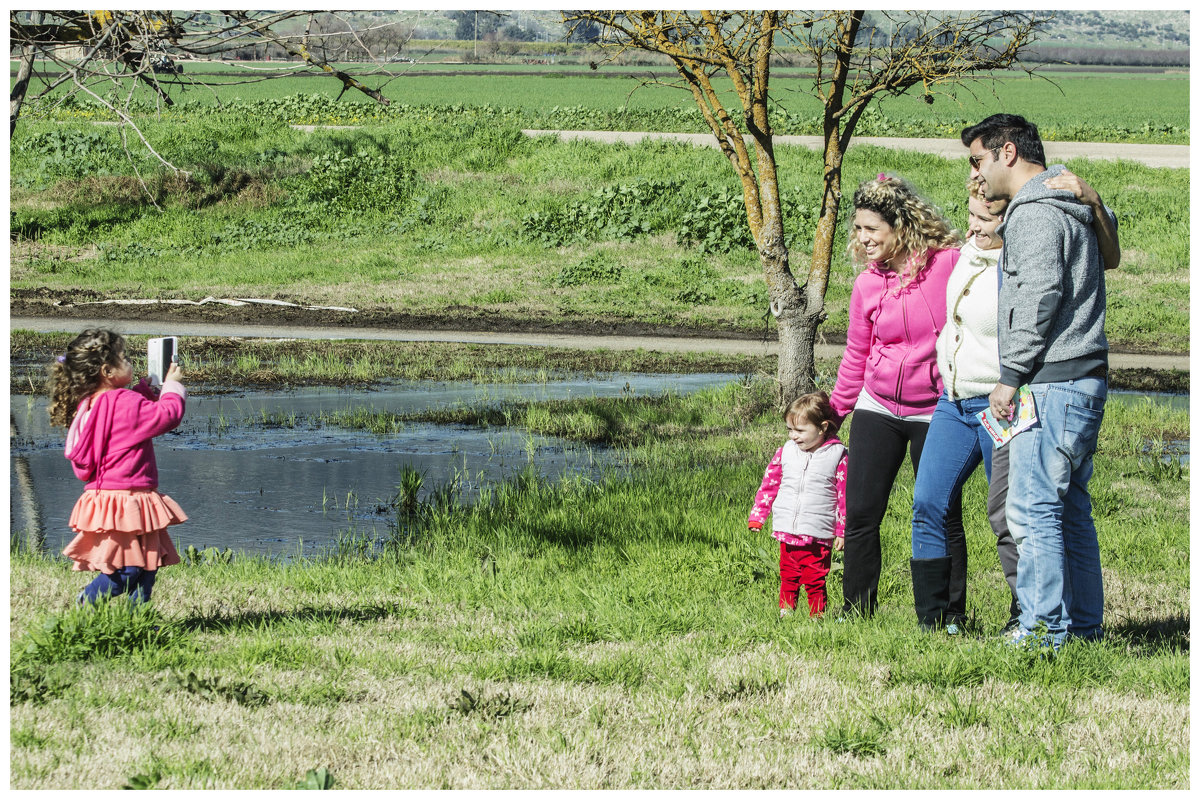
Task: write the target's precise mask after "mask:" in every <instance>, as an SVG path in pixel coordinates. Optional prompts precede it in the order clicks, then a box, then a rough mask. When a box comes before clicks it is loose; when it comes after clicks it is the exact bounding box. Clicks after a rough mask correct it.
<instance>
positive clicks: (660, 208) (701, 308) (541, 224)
mask: <svg viewBox="0 0 1200 800" xmlns="http://www.w3.org/2000/svg"><path fill="white" fill-rule="evenodd" d="M146 131H147V135H148V136H149V137H150V138H151V139H152V141H154V142H155V143H156V146H157V147H158V148H159V151H160V152H161V153H162V155H163V156H164V157H166V158H169V159H171V160H172V161H174V162H175V163H177V164H179V165H181V166H183V167H185V168H187V169H189V170H191V175H190V177H186V178H185V177H182V176H177V175H168V174H164V173H162V171H161V165H158V164H157V162H154V161H153V160H152V159H151V158H150V157H149V156H144V154H143V156H138V157H137V159H138V160H141V162H142V163H140V164H139V165H138V168H139V170H140V174H141V175H142V176H144V177H145V179H146V184H145V186H144V187H143V185H142V183H141V182H140V181H139V179H138V178H137V177H136V176H135V175H134V174H133V169H132V167H131V166H130V164H129V162H128V160H127V157H126V155H125V151H124V149H123V147H122V145H121V142H120V134H119V132H118V131H117V130H115V129H113V128H102V127H97V126H91V125H86V124H78V123H72V124H66V123H62V124H60V123H49V122H41V123H38V122H29V123H28V124H22V126H21V127H20V128H18V130H17V132H16V134H15V135H14V138H13V144H12V159H11V161H12V171H11V177H10V187H11V212H10V216H11V222H12V229H13V232H14V237H15V238H14V241H13V244H12V247H11V250H10V285H11V287H12V289H13V290H14V291H23V290H36V289H39V288H41V287H46V288H48V289H51V290H57V291H63V292H67V293H69V294H70V296H71V297H72V298H73V299H74V300H75V301H86V300H91V299H103V298H108V297H154V298H163V299H168V298H184V299H191V300H198V299H201V298H203V297H206V296H210V295H211V296H214V297H239V296H240V297H265V298H276V299H283V300H291V301H296V302H300V303H303V304H317V305H330V304H333V305H339V306H353V307H355V308H360V309H369V310H381V309H382V310H385V311H392V312H403V313H407V314H414V315H425V316H429V315H434V316H439V317H452V318H454V319H457V320H459V321H460V322H461V324H463V325H465V326H472V325H482V326H485V327H489V326H491V325H493V324H494V323H495V321H496V320H515V321H517V322H520V323H525V324H534V325H559V326H569V325H572V324H576V325H580V324H587V325H597V326H603V325H610V324H648V325H660V326H672V327H676V328H684V329H693V330H733V331H741V332H753V333H758V332H761V331H763V330H764V329H769V326H770V325H771V322H770V317H769V314H767V309H766V305H767V303H766V287H765V284H764V282H763V278H762V271H761V266H760V265H759V263H758V258H757V255H756V252H755V250H754V248H753V246H752V243H751V240H750V237H749V232H748V229H747V227H746V222H745V212H744V209H743V207H742V200H741V194H740V190H739V189H738V187H737V186H736V184H735V182H734V181H733V179H732V176H731V174H730V171H729V169H728V165H727V164H725V163H723V161H722V156H721V155H720V154H719V153H718V152H716V151H715V150H711V149H707V148H693V147H691V146H689V145H682V144H673V143H668V142H644V143H641V144H638V145H636V146H627V145H602V144H596V143H589V142H559V141H557V140H553V139H549V138H539V139H529V138H527V137H524V136H522V135H521V134H520V132H519V130H518V129H516V128H515V127H506V126H502V125H496V124H494V123H493V122H492V121H491V120H488V119H486V118H484V117H473V118H471V119H469V120H466V121H463V122H454V121H447V120H444V119H442V118H440V117H439V116H437V115H436V114H432V113H431V114H429V115H426V117H422V118H421V119H419V120H400V121H394V122H392V121H390V122H388V123H386V124H380V125H377V126H373V127H370V128H366V129H362V130H355V131H337V130H325V131H318V132H314V133H311V134H306V133H302V132H300V131H296V130H294V129H292V128H290V127H288V126H287V125H286V124H285V123H284V122H282V121H278V120H275V119H270V118H264V117H253V116H248V117H247V116H238V115H232V114H231V115H226V116H221V115H204V116H200V117H195V118H191V119H187V120H186V121H180V120H174V119H169V118H168V119H163V120H161V121H157V122H148V123H147V126H146ZM777 156H778V159H779V162H780V174H781V181H782V194H783V203H784V208H785V221H786V228H787V234H788V239H789V246H790V248H791V261H792V263H793V265H794V266H795V268H796V269H797V270H798V271H802V270H804V269H805V265H806V261H807V259H808V258H809V257H810V250H811V246H812V244H811V243H812V237H813V234H814V231H815V224H816V213H817V208H818V203H819V187H820V185H821V183H820V175H821V170H822V167H821V160H820V156H819V154H818V153H815V152H813V151H809V150H806V149H804V148H790V147H780V148H779V150H778V152H777ZM964 156H965V150H964ZM1068 166H1070V167H1071V168H1072V169H1073V170H1075V171H1076V172H1078V173H1079V174H1081V175H1082V176H1084V177H1085V178H1086V179H1087V180H1088V181H1089V182H1091V183H1092V184H1093V185H1094V186H1095V187H1096V188H1097V189H1098V190H1099V191H1100V193H1101V194H1102V195H1103V197H1104V198H1105V200H1106V201H1107V202H1108V203H1109V204H1110V205H1111V207H1112V208H1113V209H1114V210H1115V211H1116V213H1117V216H1118V218H1119V220H1120V226H1121V245H1122V250H1123V258H1122V263H1121V266H1120V268H1119V269H1118V270H1116V271H1115V272H1112V273H1109V274H1108V275H1107V276H1106V281H1107V288H1108V323H1107V331H1108V336H1109V339H1110V341H1111V342H1112V343H1113V344H1114V345H1123V346H1132V347H1145V348H1149V349H1153V350H1166V351H1185V350H1186V349H1187V347H1188V331H1189V297H1188V280H1187V264H1188V263H1189V242H1190V234H1189V230H1188V224H1187V218H1186V209H1187V208H1188V199H1187V198H1188V194H1187V193H1188V184H1189V177H1190V172H1189V171H1188V170H1171V169H1154V168H1148V167H1142V166H1139V165H1136V164H1132V163H1129V162H1116V163H1114V162H1101V161H1089V160H1078V161H1072V162H1071V163H1070V164H1068ZM880 171H887V172H892V173H896V174H900V175H903V176H905V177H908V178H910V179H911V180H913V181H914V183H915V184H916V185H917V186H918V187H919V188H920V189H921V190H922V191H923V192H924V193H925V194H927V195H928V196H929V198H930V199H931V200H932V201H934V202H935V203H936V204H938V205H939V206H940V207H941V208H942V209H943V211H944V212H945V213H946V214H947V215H948V216H949V218H950V219H951V220H953V221H954V222H955V223H956V224H957V225H958V226H959V227H963V228H965V226H966V208H965V201H964V197H965V194H964V193H965V189H964V188H963V182H964V178H965V175H966V172H967V167H966V161H965V158H963V159H952V160H947V159H943V158H940V157H936V156H930V155H925V154H919V153H906V152H899V151H894V150H888V149H882V148H873V147H867V146H854V147H852V148H851V149H850V151H849V153H848V155H847V158H846V161H845V176H844V182H845V185H846V186H848V187H853V186H855V185H856V184H857V183H858V182H859V181H861V180H863V179H865V178H867V177H871V176H873V175H875V174H877V173H878V172H880ZM850 196H851V193H850V192H847V193H846V202H847V203H848V202H849V198H850ZM846 212H847V210H846V209H844V210H843V215H842V219H843V221H845V220H846V219H847V218H848V217H847V214H846ZM845 235H846V233H845V226H842V230H841V231H840V232H839V233H838V239H837V242H836V243H835V252H837V253H840V252H842V249H843V247H844V244H845ZM854 274H855V273H854V270H853V269H852V268H851V267H850V265H849V264H848V263H847V262H846V261H845V259H844V258H843V257H841V256H836V257H835V260H834V264H833V268H832V271H831V275H830V280H829V289H828V294H827V297H826V305H827V310H828V315H829V318H828V320H827V321H826V322H825V323H824V328H823V329H824V330H825V331H826V332H828V333H830V334H831V335H836V334H837V333H839V332H842V331H844V330H845V325H846V313H847V305H848V300H849V293H850V287H851V285H852V282H853V278H854Z"/></svg>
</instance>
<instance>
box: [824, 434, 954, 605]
mask: <svg viewBox="0 0 1200 800" xmlns="http://www.w3.org/2000/svg"><path fill="white" fill-rule="evenodd" d="M928 430H929V423H928V422H917V421H911V420H902V419H896V418H895V417H891V416H888V415H886V414H878V413H875V412H873V411H855V412H854V424H853V426H852V429H851V431H850V448H849V449H850V457H849V459H848V464H847V470H846V549H845V553H844V556H845V568H844V571H843V572H842V596H843V597H844V598H845V604H844V605H843V607H842V611H843V613H860V614H864V615H870V614H872V613H874V611H875V606H876V605H877V603H878V594H879V574H880V571H881V569H882V554H881V551H882V548H881V546H880V541H879V526H880V523H882V522H883V515H884V514H885V513H886V512H887V506H888V497H889V496H890V495H891V493H892V484H894V483H895V481H896V474H897V473H898V472H899V471H900V465H901V464H903V463H904V451H905V450H906V449H907V450H908V451H909V457H910V458H911V459H912V465H913V472H914V473H915V472H916V471H917V466H918V464H920V462H921V450H922V448H923V447H924V446H925V433H926V432H927V431H928ZM930 456H931V457H936V454H933V453H931V454H930ZM910 506H911V501H910ZM907 511H908V512H909V521H910V522H911V519H912V517H911V508H909V509H907ZM946 545H947V548H948V550H949V553H950V605H949V607H948V609H947V621H955V622H957V621H964V620H965V618H966V608H965V605H966V588H967V587H966V584H967V541H966V535H965V533H964V531H963V522H962V493H961V492H960V493H959V494H958V495H957V496H956V497H955V498H954V499H953V500H952V501H951V503H950V507H949V509H948V510H947V512H946Z"/></svg>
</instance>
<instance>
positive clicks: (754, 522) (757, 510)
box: [746, 447, 783, 530]
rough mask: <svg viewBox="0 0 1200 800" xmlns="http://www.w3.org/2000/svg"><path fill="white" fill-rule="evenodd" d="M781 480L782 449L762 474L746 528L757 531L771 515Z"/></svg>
mask: <svg viewBox="0 0 1200 800" xmlns="http://www.w3.org/2000/svg"><path fill="white" fill-rule="evenodd" d="M782 479H783V448H782V447H781V448H779V449H778V450H776V451H775V457H774V458H772V459H771V463H770V464H768V465H767V471H766V472H765V473H764V474H763V479H762V486H760V487H758V494H756V495H754V507H753V508H751V509H750V519H749V520H748V521H747V523H746V524H747V526H748V527H750V528H752V529H754V530H759V529H760V528H762V526H763V525H764V524H765V523H766V521H767V516H768V515H769V514H770V513H771V506H772V505H773V504H774V503H775V496H776V495H777V494H779V482H780V481H781V480H782Z"/></svg>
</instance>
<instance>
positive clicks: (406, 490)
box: [396, 464, 425, 514]
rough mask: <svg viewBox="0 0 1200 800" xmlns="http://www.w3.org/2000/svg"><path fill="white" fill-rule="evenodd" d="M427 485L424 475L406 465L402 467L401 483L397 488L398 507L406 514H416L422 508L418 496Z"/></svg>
mask: <svg viewBox="0 0 1200 800" xmlns="http://www.w3.org/2000/svg"><path fill="white" fill-rule="evenodd" d="M424 484H425V475H424V473H421V472H417V471H416V470H415V469H414V468H413V467H411V466H409V465H408V464H404V465H402V466H401V467H400V483H399V484H397V486H396V492H397V494H396V505H397V508H398V509H399V510H400V511H401V512H403V513H405V514H415V513H416V512H417V511H418V509H419V508H420V500H419V499H418V495H419V494H420V493H421V487H422V486H423V485H424Z"/></svg>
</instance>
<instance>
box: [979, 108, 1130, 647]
mask: <svg viewBox="0 0 1200 800" xmlns="http://www.w3.org/2000/svg"><path fill="white" fill-rule="evenodd" d="M962 142H963V144H965V145H966V146H967V147H968V148H970V151H971V155H970V158H969V160H970V163H971V177H972V179H976V180H979V181H980V183H981V185H982V188H983V192H984V196H985V197H986V198H987V199H988V200H989V201H990V200H997V199H1008V200H1009V206H1008V210H1007V213H1006V216H1005V221H1004V224H1003V225H1001V227H1000V228H999V229H998V231H997V233H998V234H999V235H1000V236H1001V238H1003V240H1004V250H1003V253H1002V255H1001V259H1000V280H1001V285H1000V302H999V331H998V332H999V339H1000V382H999V383H998V384H996V388H995V389H993V390H992V393H991V395H990V396H989V398H988V399H989V406H990V408H991V410H992V413H993V414H995V415H997V416H999V417H1001V418H1004V419H1009V418H1010V417H1011V414H1012V413H1013V406H1012V404H1013V398H1014V396H1015V395H1016V394H1017V390H1018V387H1020V386H1023V385H1025V384H1028V385H1029V388H1030V390H1031V392H1032V395H1033V400H1034V406H1035V410H1036V414H1037V418H1038V421H1037V423H1036V424H1035V425H1034V426H1033V427H1031V428H1028V429H1026V430H1024V431H1022V432H1020V433H1018V434H1017V435H1016V436H1014V437H1013V438H1012V440H1011V441H1010V442H1009V443H1008V444H1007V445H1005V446H1006V447H1008V448H1010V452H1009V454H1008V455H1009V462H1010V463H1011V464H1013V465H1018V464H1019V465H1021V466H1020V468H1019V469H1016V470H1013V471H1012V472H1011V473H1010V475H1009V486H1008V501H1007V505H1006V513H1007V516H1008V523H1009V527H1010V529H1011V530H1012V534H1013V539H1014V540H1016V542H1017V548H1018V552H1019V554H1020V558H1019V561H1018V565H1017V598H1018V600H1019V602H1020V605H1021V618H1020V626H1019V627H1018V628H1016V629H1015V630H1014V631H1013V632H1012V638H1011V640H1010V641H1012V642H1013V643H1016V644H1024V643H1037V644H1042V645H1050V646H1053V647H1055V648H1057V647H1059V646H1060V645H1061V644H1062V643H1063V642H1064V641H1065V639H1066V638H1067V637H1068V636H1072V637H1080V638H1085V639H1095V638H1099V637H1100V636H1101V635H1102V630H1101V622H1102V618H1103V612H1104V589H1103V583H1102V578H1101V572H1100V548H1099V544H1098V541H1097V538H1096V526H1095V524H1094V522H1093V520H1092V505H1091V497H1090V495H1089V494H1088V489H1087V485H1088V481H1089V480H1090V479H1091V476H1092V456H1093V454H1094V453H1095V451H1096V439H1097V435H1098V433H1099V430H1100V422H1101V419H1102V418H1103V416H1104V403H1105V400H1106V398H1107V394H1108V382H1107V375H1108V341H1107V339H1106V338H1105V336H1104V315H1105V292H1104V263H1103V261H1102V258H1101V253H1100V247H1099V245H1098V243H1097V240H1096V235H1095V232H1094V231H1093V230H1092V227H1091V226H1092V219H1093V215H1092V210H1091V208H1090V207H1089V206H1087V205H1085V204H1083V203H1081V202H1080V201H1079V200H1078V199H1077V198H1076V197H1075V196H1074V195H1073V194H1071V193H1070V192H1067V191H1064V190H1054V189H1050V188H1048V187H1047V186H1046V185H1045V181H1046V179H1047V178H1050V177H1052V176H1054V175H1057V174H1059V173H1060V172H1061V171H1062V170H1063V167H1062V166H1061V165H1055V166H1052V167H1050V168H1049V169H1047V168H1046V165H1045V161H1046V159H1045V154H1044V150H1043V148H1042V142H1041V139H1040V137H1039V136H1038V133H1037V127H1036V126H1034V125H1033V124H1031V123H1029V122H1027V121H1026V120H1025V119H1024V118H1023V117H1019V116H1016V115H1013V114H995V115H993V116H991V117H988V118H987V119H985V120H984V121H983V122H980V123H979V124H977V125H973V126H971V127H969V128H966V129H964V130H963V132H962ZM1101 222H1102V223H1103V224H1109V223H1110V222H1111V221H1110V220H1102V221H1101ZM1113 224H1114V225H1115V223H1113Z"/></svg>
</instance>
